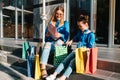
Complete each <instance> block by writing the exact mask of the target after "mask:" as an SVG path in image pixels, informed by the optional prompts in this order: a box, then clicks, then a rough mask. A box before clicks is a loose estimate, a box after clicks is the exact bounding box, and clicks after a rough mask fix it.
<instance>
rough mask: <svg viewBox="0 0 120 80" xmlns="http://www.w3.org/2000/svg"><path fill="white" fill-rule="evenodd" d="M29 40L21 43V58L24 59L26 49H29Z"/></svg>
mask: <svg viewBox="0 0 120 80" xmlns="http://www.w3.org/2000/svg"><path fill="white" fill-rule="evenodd" d="M29 48H30V46H29V42H28V41H26V42H24V43H23V44H22V59H26V55H27V51H29Z"/></svg>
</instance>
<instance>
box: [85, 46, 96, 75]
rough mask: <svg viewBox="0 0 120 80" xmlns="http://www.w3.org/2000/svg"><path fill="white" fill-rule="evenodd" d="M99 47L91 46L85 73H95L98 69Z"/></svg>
mask: <svg viewBox="0 0 120 80" xmlns="http://www.w3.org/2000/svg"><path fill="white" fill-rule="evenodd" d="M97 55H98V48H97V47H95V48H91V49H90V53H89V55H88V58H87V62H86V69H85V73H89V74H93V73H95V71H96V70H97Z"/></svg>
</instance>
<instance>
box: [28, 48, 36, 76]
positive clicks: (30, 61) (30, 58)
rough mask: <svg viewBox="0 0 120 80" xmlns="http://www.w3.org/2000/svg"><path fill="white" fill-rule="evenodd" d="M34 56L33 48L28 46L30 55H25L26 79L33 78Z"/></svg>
mask: <svg viewBox="0 0 120 80" xmlns="http://www.w3.org/2000/svg"><path fill="white" fill-rule="evenodd" d="M34 54H35V46H30V53H29V54H27V74H28V77H34V58H35V57H34Z"/></svg>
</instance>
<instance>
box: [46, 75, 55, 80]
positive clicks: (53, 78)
mask: <svg viewBox="0 0 120 80" xmlns="http://www.w3.org/2000/svg"><path fill="white" fill-rule="evenodd" d="M55 78H56V77H55V76H54V75H50V76H48V77H47V78H46V80H55Z"/></svg>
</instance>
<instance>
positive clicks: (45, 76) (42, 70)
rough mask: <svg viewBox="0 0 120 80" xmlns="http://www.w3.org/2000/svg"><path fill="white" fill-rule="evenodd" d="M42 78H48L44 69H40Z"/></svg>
mask: <svg viewBox="0 0 120 80" xmlns="http://www.w3.org/2000/svg"><path fill="white" fill-rule="evenodd" d="M41 73H42V76H41V78H42V79H43V80H45V79H46V78H47V77H48V74H47V70H46V69H41Z"/></svg>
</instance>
